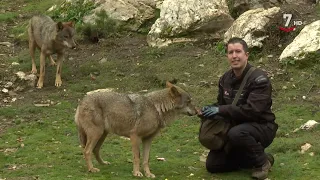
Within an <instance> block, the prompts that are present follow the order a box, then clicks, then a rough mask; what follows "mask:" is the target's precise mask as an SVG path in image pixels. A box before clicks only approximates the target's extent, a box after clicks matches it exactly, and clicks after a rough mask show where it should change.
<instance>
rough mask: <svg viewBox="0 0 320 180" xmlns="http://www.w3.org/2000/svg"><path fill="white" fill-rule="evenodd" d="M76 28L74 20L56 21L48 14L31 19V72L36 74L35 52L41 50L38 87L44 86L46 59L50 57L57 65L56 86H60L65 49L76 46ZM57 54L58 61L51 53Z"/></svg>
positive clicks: (29, 29) (29, 30) (53, 63)
mask: <svg viewBox="0 0 320 180" xmlns="http://www.w3.org/2000/svg"><path fill="white" fill-rule="evenodd" d="M74 35H75V29H74V23H73V22H57V23H56V22H54V21H53V20H52V19H51V18H50V17H48V16H44V15H41V16H34V17H32V18H31V20H30V21H29V27H28V36H29V50H30V55H31V59H32V70H31V72H32V73H34V74H36V73H37V67H36V63H35V58H34V53H35V49H36V48H38V49H39V50H40V75H39V80H38V83H37V88H42V87H43V80H44V76H45V60H46V58H47V57H50V60H51V64H52V65H57V70H56V79H55V86H56V87H60V86H61V84H62V80H61V66H62V61H63V59H64V54H65V49H66V48H67V47H68V48H74V47H75V45H76V44H75V41H74V39H73V38H74ZM54 53H56V54H57V62H55V61H54V60H53V59H52V57H51V55H52V54H54Z"/></svg>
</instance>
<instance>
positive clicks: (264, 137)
mask: <svg viewBox="0 0 320 180" xmlns="http://www.w3.org/2000/svg"><path fill="white" fill-rule="evenodd" d="M277 129H278V125H277V124H273V123H265V124H258V123H243V124H239V125H236V126H233V127H232V128H231V129H230V130H229V132H228V133H227V136H228V137H227V143H226V145H225V147H224V148H223V149H221V150H211V151H210V152H209V154H208V157H207V161H206V168H207V170H208V171H209V172H211V173H218V172H228V171H234V170H237V169H239V168H254V167H261V166H262V165H263V164H264V163H265V162H266V161H267V156H266V154H265V152H264V149H265V148H266V147H268V146H269V145H270V144H271V143H272V141H273V139H274V137H275V134H276V131H277Z"/></svg>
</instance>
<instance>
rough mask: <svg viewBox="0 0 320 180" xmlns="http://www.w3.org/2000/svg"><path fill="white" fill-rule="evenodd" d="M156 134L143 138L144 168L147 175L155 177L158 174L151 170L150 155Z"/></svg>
mask: <svg viewBox="0 0 320 180" xmlns="http://www.w3.org/2000/svg"><path fill="white" fill-rule="evenodd" d="M153 137H154V136H152V137H148V138H146V139H143V140H142V144H143V169H144V173H145V176H146V177H149V178H155V177H156V176H155V175H154V174H152V173H151V172H150V168H149V157H150V148H151V142H152V139H153Z"/></svg>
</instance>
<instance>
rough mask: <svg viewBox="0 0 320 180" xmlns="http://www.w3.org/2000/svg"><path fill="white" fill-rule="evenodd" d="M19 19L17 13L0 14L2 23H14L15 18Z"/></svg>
mask: <svg viewBox="0 0 320 180" xmlns="http://www.w3.org/2000/svg"><path fill="white" fill-rule="evenodd" d="M16 17H17V13H12V12H8V13H1V14H0V22H12V21H13V19H14V18H16Z"/></svg>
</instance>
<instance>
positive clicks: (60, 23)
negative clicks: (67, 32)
mask: <svg viewBox="0 0 320 180" xmlns="http://www.w3.org/2000/svg"><path fill="white" fill-rule="evenodd" d="M62 29H63V24H62V22H58V23H57V30H58V31H61V30H62Z"/></svg>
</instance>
